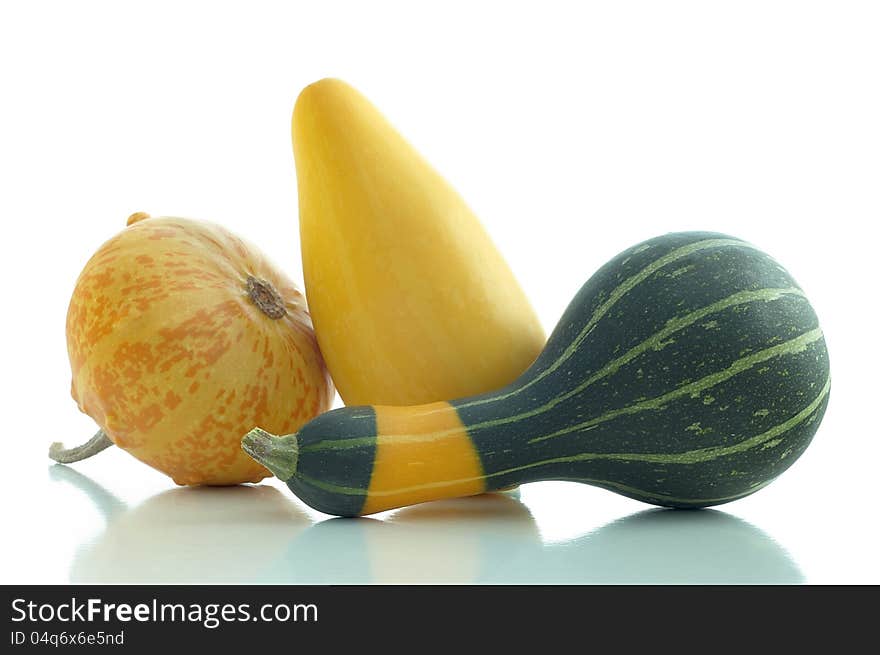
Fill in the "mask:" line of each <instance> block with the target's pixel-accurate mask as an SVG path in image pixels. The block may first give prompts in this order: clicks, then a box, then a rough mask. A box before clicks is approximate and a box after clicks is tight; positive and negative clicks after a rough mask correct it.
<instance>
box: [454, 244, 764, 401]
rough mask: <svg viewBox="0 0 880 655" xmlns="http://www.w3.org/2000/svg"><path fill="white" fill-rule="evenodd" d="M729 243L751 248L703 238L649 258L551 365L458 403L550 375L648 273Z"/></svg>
mask: <svg viewBox="0 0 880 655" xmlns="http://www.w3.org/2000/svg"><path fill="white" fill-rule="evenodd" d="M728 245H736V246H741V247H743V248H754V246H753V245H751V244H750V243H747V242H745V241H740V240H739V239H705V240H703V241H696V242H694V243H691V244H688V245H686V246H682V247H681V248H678V249H676V250H673V251H672V252H670V253H667V254H666V255H664V256H663V257H660V258H659V259H656V260H654V261H653V262H651V264H649V265H648V266H646V267H645V268H643V269H642V270H641V271H639V272H638V273H636V274H635V275H633V276H631V277H629V278H627V279H626V280H624V281H623V282H622V283H621V284H620V285H619V286H617V287H616V288H615V289H614V291H612V292H611V294H610V295H609V296H608V299H607V300H606V301H605V302H604V303H602V304H601V305H600V306H599V307H598V308H597V309H596V311H595V312H593V315H592V316H591V317H590V320H589V321H587V324H586V325H584V327H583V329H582V330H581V331H580V333H579V334H578V336H577V337H575V339H574V340H573V341H572V342H571V343H570V344H569V345H568V347H567V348H566V349H565V350H564V351H563V352H562V354H561V355H560V356H559V357H558V358H557V359H556V360H554V361H553V363H552V364H551V365H550V366H548V367H547V368H546V369H544V370H543V371H541V372H540V373H538V375H536V376H535V377H533V378H532V379H531V380H529V381H528V382H527V383H525V384H523V385H520V386H518V387H516V388H514V389H512V390H511V391H508V392H507V393H505V394H502V395H500V396H491V397H490V398H483V399H480V400H472V401H470V402H468V403H463V404H461V405H459V407H473V406H475V405H482V404H485V403H488V402H494V401H495V400H502V399H504V398H510V397H511V396H515V395H517V394H519V393H521V392H523V391H525V390H526V389H528V388H529V387H531V386H532V385H534V384H536V383H538V382H540V381H541V380H543V379H544V378H545V377H547V376H548V375H550V374H551V373H552V372H553V371H555V370H556V369H558V368H559V367H560V366H562V364H564V363H565V362H566V361H567V360H568V359H569V358H571V356H572V355H574V354H575V353H576V352H577V350H578V348H579V347H580V345H581V343H583V341H584V339H586V338H587V336H588V335H589V334H590V332H592V331H593V328H594V327H596V324H597V323H598V322H599V320H600V319H601V318H602V317H603V316H604V315H605V314H606V313H608V310H609V309H611V308H612V307H613V306H614V305H615V304H616V303H617V301H619V300H620V299H621V298H623V297H624V296H625V295H626V294H627V293H629V292H630V291H632V290H633V289H634V288H635V287H636V286H637V285H638V284H640V283H641V282H644V281H645V280H646V279H648V278H649V277H650V276H651V275H653V274H654V273H656V272H657V271H658V270H660V269H661V268H663V267H664V266H667V265H669V264H671V263H673V262H675V261H678V260H679V259H682V258H683V257H687V256H688V255H691V254H693V253H695V252H699V251H700V250H706V249H708V248H716V247H720V246H728Z"/></svg>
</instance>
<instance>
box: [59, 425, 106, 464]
mask: <svg viewBox="0 0 880 655" xmlns="http://www.w3.org/2000/svg"><path fill="white" fill-rule="evenodd" d="M112 445H113V442H112V441H110V437H108V436H107V435H106V434H105V433H104V431H103V430H98V431H97V432H96V433H95V436H94V437H92V438H91V439H89V440H88V441H86V442H85V443H84V444H81V445H79V446H75V447H73V448H65V447H64V444H63V443H61V442H60V441H56V442H55V443H53V444H52V445H51V446H49V457H50V458H51V459H53V460H55V461H56V462H58V463H59V464H72V463H73V462H78V461H80V460H82V459H87V458H89V457H91V456H92V455H97V454H98V453H100V452H101V451H102V450H104V449H105V448H109V447H110V446H112Z"/></svg>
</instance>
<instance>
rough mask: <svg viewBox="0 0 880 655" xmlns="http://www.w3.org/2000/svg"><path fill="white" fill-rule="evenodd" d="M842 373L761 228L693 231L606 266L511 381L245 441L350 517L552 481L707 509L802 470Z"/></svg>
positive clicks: (359, 410) (351, 412) (293, 484)
mask: <svg viewBox="0 0 880 655" xmlns="http://www.w3.org/2000/svg"><path fill="white" fill-rule="evenodd" d="M829 385H830V377H829V364H828V353H827V351H826V347H825V341H824V338H823V334H822V330H821V328H820V327H819V323H818V320H817V318H816V314H815V312H814V311H813V309H812V307H811V306H810V303H809V302H808V300H807V298H806V297H805V296H804V293H803V291H802V290H801V289H800V287H798V285H797V284H796V283H795V281H794V280H793V279H792V277H791V275H789V273H788V272H787V271H786V270H785V269H784V268H783V267H782V266H780V265H779V264H778V263H777V262H776V261H775V260H774V259H772V258H771V257H770V256H768V255H766V254H765V253H763V252H761V251H760V250H758V249H757V248H755V247H754V246H752V245H751V244H749V243H747V242H745V241H742V240H740V239H736V238H732V237H729V236H725V235H722V234H714V233H705V232H685V233H676V234H667V235H664V236H661V237H658V238H655V239H651V240H650V241H646V242H644V243H641V244H639V245H636V246H634V247H632V248H630V249H628V250H626V251H624V252H622V253H621V254H620V255H618V256H617V257H615V258H614V259H612V260H611V261H610V262H608V263H607V264H606V265H605V266H603V267H602V268H601V269H600V270H599V271H598V272H597V273H596V274H595V275H593V277H591V278H590V279H589V280H588V281H587V283H586V284H585V285H584V286H583V287H582V288H581V290H580V291H579V292H578V294H577V295H576V296H575V298H574V300H573V301H572V302H571V304H570V305H569V307H568V308H567V309H566V311H565V313H564V315H563V316H562V319H561V320H560V321H559V324H558V325H557V327H556V329H555V331H554V332H553V334H552V335H551V337H550V340H549V341H548V343H547V345H546V347H545V348H544V350H543V351H542V353H541V355H540V356H539V357H538V359H537V360H536V361H535V363H534V364H533V365H532V366H531V367H530V368H529V369H528V370H527V371H526V372H525V373H524V374H523V375H522V376H521V377H520V378H519V379H517V380H516V381H515V382H513V383H512V384H510V385H508V386H506V387H504V388H502V389H499V390H497V391H494V392H491V393H486V394H482V395H478V396H473V397H470V398H462V399H459V400H451V401H449V402H438V403H430V404H427V405H418V406H413V407H386V406H362V407H348V408H343V409H338V410H335V411H332V412H328V413H326V414H323V415H321V416H319V417H317V418H316V419H314V420H313V421H311V422H310V423H308V424H306V425H305V426H304V427H303V428H301V429H300V430H299V431H298V432H297V433H295V434H292V435H287V436H284V437H277V438H273V437H272V436H271V435H269V434H268V433H266V432H263V431H262V430H259V429H257V430H254V431H252V432H251V433H249V434H248V435H247V436H246V437H245V439H244V442H243V446H244V448H245V450H246V451H247V452H248V453H249V454H251V456H252V457H254V458H255V459H257V460H258V461H260V462H261V463H263V464H265V465H266V466H267V467H268V468H269V469H270V470H271V471H273V472H274V473H275V475H277V476H278V477H279V478H280V479H281V480H284V481H285V482H287V484H288V486H289V487H290V488H291V490H292V491H293V492H294V493H295V494H297V495H298V496H299V497H300V498H302V499H303V500H304V501H305V502H306V503H308V504H309V505H311V506H312V507H314V508H315V509H318V510H320V511H322V512H327V513H330V514H338V515H343V516H353V515H361V514H370V513H373V512H378V511H382V510H386V509H391V508H394V507H400V506H403V505H408V504H413V503H417V502H423V501H426V500H432V499H436V498H443V497H451V496H461V495H469V494H476V493H481V492H484V491H489V490H497V489H504V488H507V487H510V486H513V485H518V484H522V483H526V482H532V481H537V480H575V481H579V482H585V483H588V484H592V485H596V486H599V487H604V488H606V489H609V490H611V491H615V492H617V493H620V494H623V495H625V496H629V497H632V498H636V499H638V500H642V501H645V502H648V503H653V504H656V505H664V506H671V507H705V506H709V505H718V504H721V503H725V502H728V501H731V500H735V499H737V498H742V497H743V496H747V495H749V494H751V493H753V492H755V491H757V490H758V489H760V488H761V487H763V486H765V485H767V484H768V483H769V482H771V481H772V480H773V479H774V478H776V477H777V476H778V475H779V474H780V473H782V472H783V471H784V470H786V469H787V468H788V467H789V466H791V464H792V463H793V462H794V461H795V460H796V459H797V458H798V457H799V456H800V455H801V453H803V451H804V449H805V448H806V447H807V445H808V444H809V443H810V440H811V439H812V437H813V435H814V434H815V432H816V429H817V428H818V426H819V422H820V421H821V419H822V416H823V414H824V412H825V407H826V405H827V402H828V393H829Z"/></svg>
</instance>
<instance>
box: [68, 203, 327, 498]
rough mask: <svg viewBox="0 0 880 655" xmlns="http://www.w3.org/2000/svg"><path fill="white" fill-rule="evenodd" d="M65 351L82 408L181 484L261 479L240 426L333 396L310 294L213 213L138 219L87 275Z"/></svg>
mask: <svg viewBox="0 0 880 655" xmlns="http://www.w3.org/2000/svg"><path fill="white" fill-rule="evenodd" d="M67 346H68V353H69V356H70V365H71V371H72V376H73V382H72V387H71V392H72V395H73V398H74V400H76V402H77V404H78V405H79V408H80V409H81V410H82V411H83V412H85V413H86V414H88V415H89V416H91V417H92V418H93V419H94V421H95V422H96V423H97V424H98V425H99V426H100V427H101V429H102V430H103V431H104V432H105V434H106V435H107V436H108V437H109V438H110V439H111V440H112V441H113V442H114V443H115V444H116V445H117V446H119V447H120V448H123V449H124V450H127V451H128V452H129V453H131V454H132V455H134V456H135V457H136V458H138V459H139V460H141V461H143V462H145V463H146V464H149V465H150V466H152V467H154V468H156V469H158V470H160V471H162V472H164V473H166V474H168V475H169V476H171V477H172V478H173V479H174V481H175V482H177V483H178V484H182V485H196V484H207V485H227V484H237V483H241V482H257V481H259V480H261V479H262V478H264V477H266V476H268V475H270V473H269V472H268V471H267V470H266V469H265V468H264V467H262V466H260V465H259V464H257V463H256V462H254V461H253V460H252V459H250V458H248V457H247V456H246V455H245V454H244V453H242V452H241V448H240V440H241V433H242V431H246V430H247V429H249V428H250V427H251V426H253V425H255V424H258V425H262V424H264V423H265V424H267V425H273V426H275V428H276V429H278V430H280V431H282V432H284V431H288V430H295V429H296V428H298V427H299V426H301V425H302V424H303V423H305V422H306V421H308V420H309V419H311V418H313V417H315V416H317V415H318V414H320V413H321V412H323V411H326V410H327V409H328V408H329V407H330V404H331V402H332V397H333V387H332V383H331V382H330V379H329V375H328V373H327V370H326V368H325V366H324V364H323V360H322V358H321V354H320V351H319V350H318V346H317V342H316V340H315V337H314V333H313V331H312V326H311V322H310V319H309V315H308V312H307V310H306V303H305V298H304V297H303V295H302V294H301V293H300V292H299V291H298V290H297V289H296V287H295V286H294V284H293V283H292V282H291V281H290V280H288V279H287V277H286V276H285V275H283V274H282V273H281V272H280V271H279V270H278V269H276V268H275V267H274V266H273V265H272V264H271V263H270V262H268V261H267V260H266V258H265V257H264V256H263V255H262V254H261V253H260V252H259V251H258V250H257V249H256V248H254V247H253V246H252V245H250V244H247V243H246V242H244V241H242V240H241V239H239V238H238V237H236V236H235V235H233V234H231V233H230V232H228V231H227V230H225V229H223V228H221V227H219V226H217V225H213V224H211V223H207V222H202V221H195V220H189V219H184V218H148V217H146V215H145V214H135V215H133V216H132V217H131V218H130V219H129V226H128V227H127V228H126V229H125V230H123V231H122V232H120V233H119V234H117V235H116V236H115V237H113V238H112V239H110V240H109V241H107V242H106V243H105V244H104V245H103V246H101V248H100V249H99V250H98V251H97V252H96V253H95V255H94V256H93V257H92V258H91V259H90V260H89V261H88V263H87V264H86V266H85V268H84V269H83V271H82V273H81V274H80V276H79V279H78V280H77V282H76V287H75V289H74V292H73V297H72V299H71V301H70V306H69V309H68V314H67Z"/></svg>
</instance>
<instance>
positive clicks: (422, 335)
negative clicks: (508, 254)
mask: <svg viewBox="0 0 880 655" xmlns="http://www.w3.org/2000/svg"><path fill="white" fill-rule="evenodd" d="M292 131H293V149H294V154H295V157H296V171H297V181H298V187H299V209H300V236H301V243H302V259H303V269H304V274H305V283H306V295H307V297H308V303H309V308H310V311H311V315H312V320H313V322H314V326H315V333H316V335H317V338H318V343H319V344H320V347H321V351H322V353H323V355H324V358H325V360H326V362H327V366H328V368H329V370H330V373H331V375H332V376H333V380H334V382H335V384H336V387H337V389H338V390H339V393H340V395H341V396H342V399H343V400H344V401H345V403H346V404H349V405H360V404H393V405H411V404H416V403H426V402H431V401H435V400H441V399H444V398H454V397H460V396H462V395H472V394H477V393H481V392H485V391H489V390H492V389H496V388H498V387H500V386H503V385H505V384H507V383H508V382H511V381H512V380H514V379H515V378H516V377H518V376H519V374H520V373H522V372H523V371H524V370H525V369H526V368H527V367H528V366H529V365H530V364H531V363H532V361H533V360H534V359H535V358H536V357H537V355H538V353H539V352H540V351H541V349H542V347H543V345H544V341H545V335H544V331H543V329H542V327H541V325H540V323H539V321H538V319H537V317H536V315H535V313H534V311H533V309H532V307H531V306H530V304H529V302H528V299H527V298H526V296H525V294H524V293H523V291H522V289H521V288H520V286H519V284H518V283H517V281H516V279H515V278H514V276H513V273H512V272H511V270H510V268H509V267H508V265H507V263H506V262H505V261H504V259H503V258H502V256H501V254H500V253H499V252H498V250H496V248H495V246H494V244H493V243H492V241H491V240H490V238H489V236H488V235H487V233H486V231H485V230H484V229H483V227H482V225H481V224H480V222H479V221H478V220H477V218H476V217H475V216H474V214H473V213H472V212H471V211H470V209H469V208H468V207H467V206H466V205H465V203H464V201H463V200H462V199H461V197H460V196H459V195H458V194H457V193H456V192H455V190H454V189H452V187H451V186H450V185H449V183H448V182H446V180H444V179H443V178H442V177H441V176H440V175H439V174H438V173H437V172H436V171H434V169H433V168H431V166H430V165H429V164H428V163H427V162H426V161H425V160H424V159H423V158H422V157H421V155H419V153H418V152H416V151H415V149H413V147H412V146H411V145H410V144H409V143H407V142H406V140H404V138H403V137H402V136H401V135H400V134H399V133H398V132H397V131H396V130H395V129H394V128H393V127H392V126H391V125H390V124H389V122H388V121H387V120H386V119H385V118H384V117H383V116H382V114H380V113H379V111H378V110H377V109H376V108H375V107H374V106H373V105H372V104H370V102H369V101H368V100H367V99H366V98H364V96H362V95H361V94H360V93H359V92H358V91H356V90H355V89H353V88H352V87H351V86H349V85H348V84H346V83H344V82H341V81H339V80H334V79H325V80H321V81H319V82H316V83H314V84H312V85H311V86H309V87H307V88H306V89H305V90H304V91H303V92H302V93H301V94H300V96H299V98H298V100H297V102H296V107H295V109H294V113H293V130H292Z"/></svg>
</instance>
